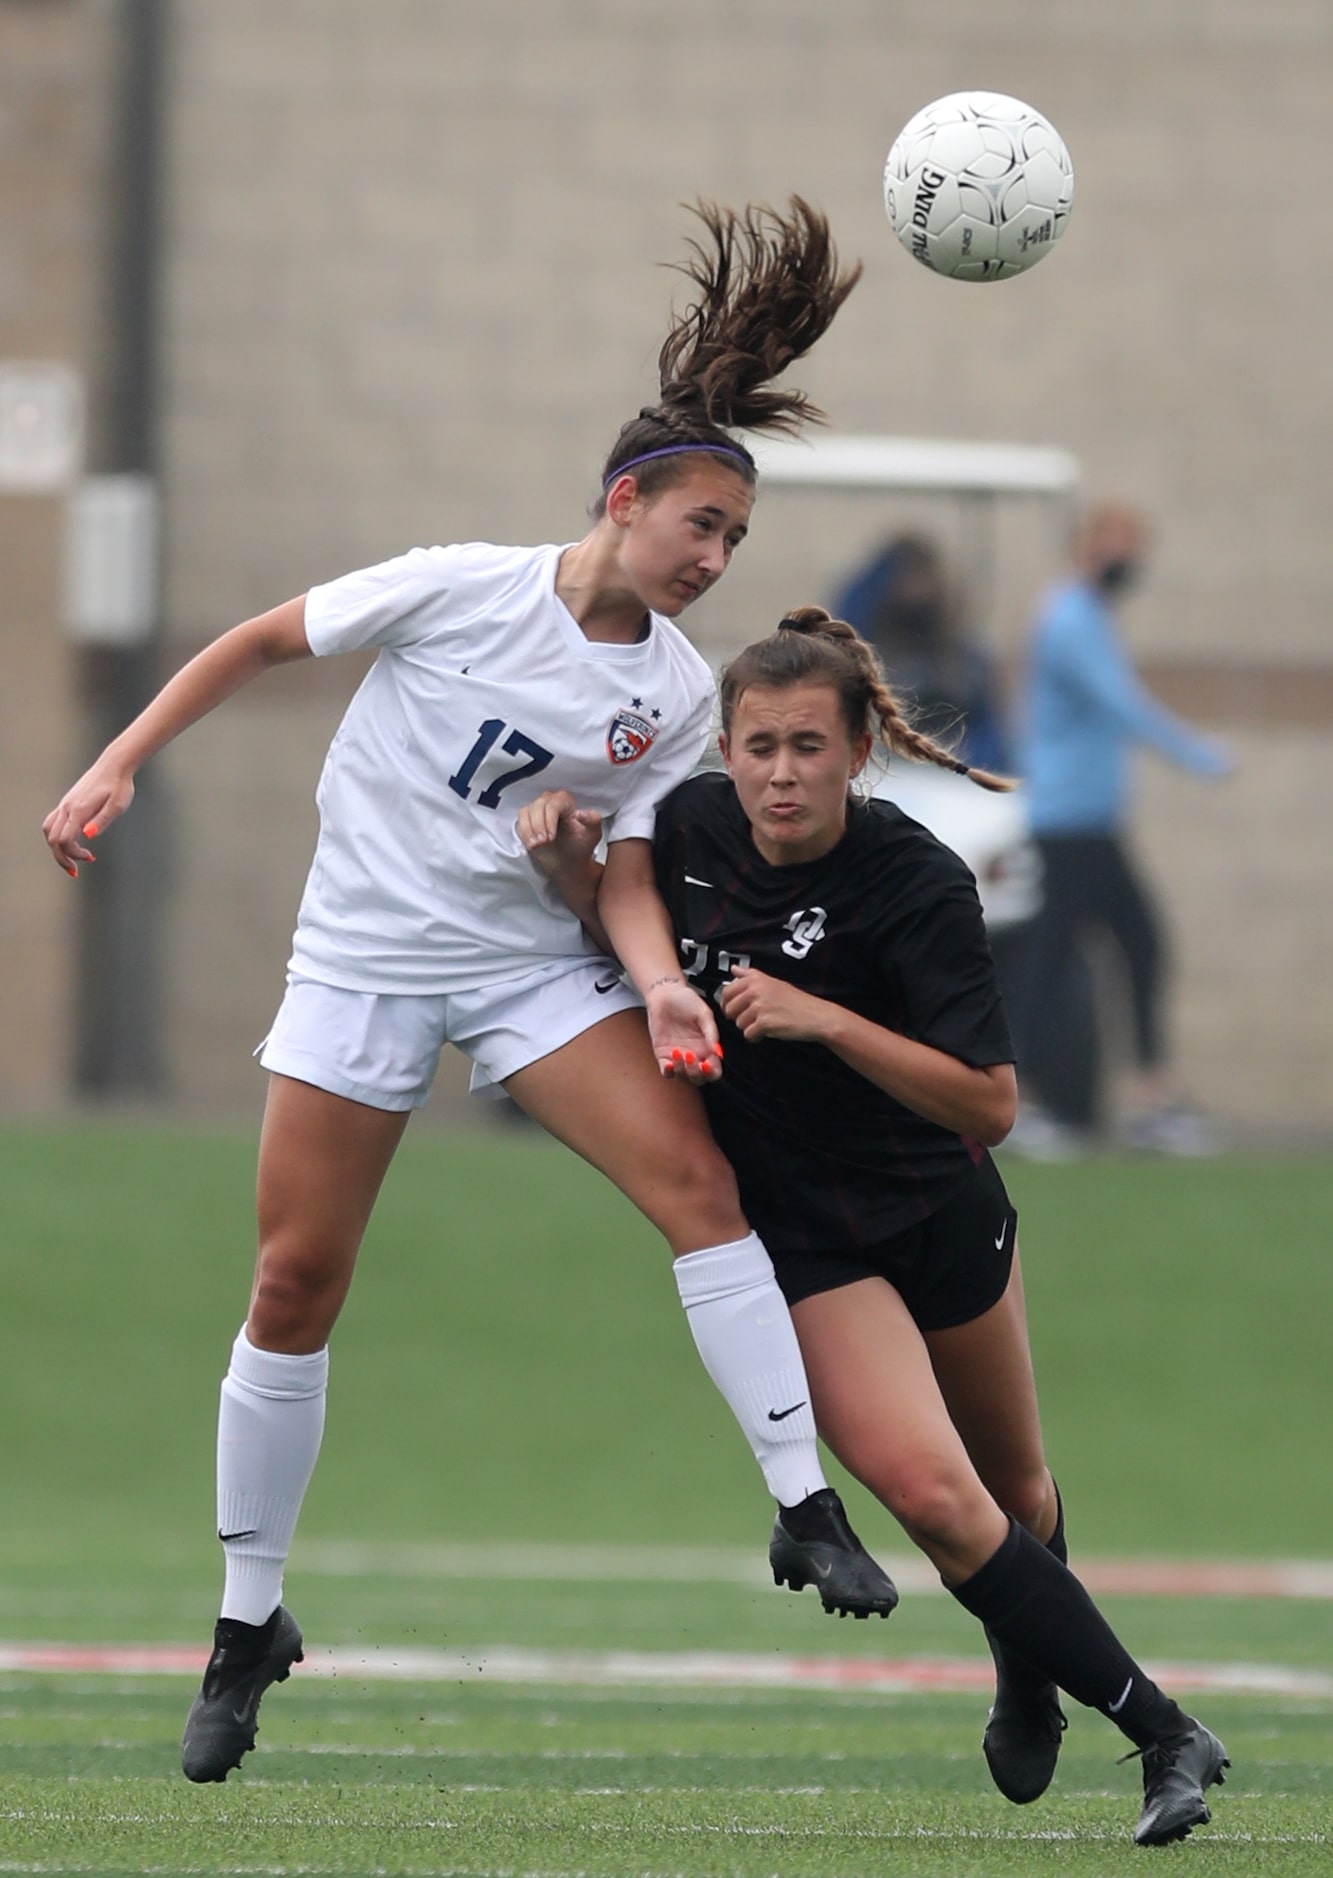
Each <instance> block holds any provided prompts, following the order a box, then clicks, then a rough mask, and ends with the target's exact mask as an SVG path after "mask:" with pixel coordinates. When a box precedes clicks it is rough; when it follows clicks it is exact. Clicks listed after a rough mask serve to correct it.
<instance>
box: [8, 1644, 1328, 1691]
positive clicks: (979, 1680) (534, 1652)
mask: <svg viewBox="0 0 1333 1878" xmlns="http://www.w3.org/2000/svg"><path fill="white" fill-rule="evenodd" d="M206 1658H207V1651H206V1650H203V1649H198V1648H185V1647H180V1646H175V1645H156V1644H143V1645H124V1644H121V1645H96V1644H67V1643H66V1644H61V1643H46V1644H43V1643H10V1644H0V1672H9V1673H11V1674H12V1673H17V1674H29V1675H32V1674H77V1675H89V1674H93V1675H109V1676H159V1675H166V1676H177V1675H195V1676H197V1675H199V1674H200V1673H201V1672H202V1670H203V1667H204V1663H205V1661H206ZM1146 1667H1147V1668H1148V1671H1149V1674H1150V1675H1151V1676H1152V1677H1153V1678H1154V1680H1156V1681H1161V1682H1163V1683H1165V1684H1166V1685H1167V1686H1168V1687H1169V1688H1171V1689H1172V1690H1173V1691H1179V1692H1181V1693H1186V1692H1188V1693H1191V1694H1197V1693H1206V1692H1213V1693H1225V1694H1241V1695H1267V1696H1294V1697H1298V1698H1300V1697H1303V1698H1306V1699H1309V1700H1313V1701H1319V1702H1327V1701H1333V1675H1330V1674H1325V1673H1323V1672H1321V1671H1317V1670H1303V1669H1291V1668H1286V1667H1283V1666H1281V1665H1277V1664H1264V1663H1217V1664H1213V1663H1160V1662H1159V1663H1155V1664H1154V1663H1150V1664H1148V1665H1147V1666H1146ZM296 1673H297V1674H299V1675H303V1676H320V1677H330V1678H334V1679H337V1678H342V1679H344V1680H352V1681H357V1682H459V1683H471V1684H472V1685H473V1686H474V1687H477V1686H480V1685H481V1684H500V1683H528V1684H535V1683H540V1684H545V1685H556V1686H560V1687H566V1688H602V1689H606V1688H627V1689H644V1688H649V1689H651V1688H663V1689H770V1690H771V1689H821V1690H829V1691H835V1692H839V1693H843V1694H853V1695H855V1694H867V1695H920V1694H951V1693H966V1692H968V1691H971V1690H987V1689H989V1688H991V1687H992V1686H993V1683H994V1674H995V1672H994V1670H993V1668H992V1667H991V1664H990V1662H989V1660H985V1661H983V1660H981V1659H979V1658H971V1657H946V1656H941V1657H927V1656H923V1657H883V1658H879V1657H859V1656H847V1657H837V1656H775V1655H763V1656H752V1655H743V1654H740V1653H731V1652H727V1651H722V1650H680V1651H666V1650H663V1651H650V1650H539V1649H512V1648H510V1647H508V1646H506V1645H502V1644H501V1645H495V1646H494V1647H491V1646H487V1647H484V1648H480V1649H475V1650H430V1649H410V1650H394V1649H379V1650H365V1649H356V1648H348V1647H343V1648H339V1649H323V1650H319V1649H315V1650H309V1651H307V1653H306V1660H305V1662H304V1664H303V1665H302V1666H301V1667H300V1669H299V1670H298V1671H297V1672H296Z"/></svg>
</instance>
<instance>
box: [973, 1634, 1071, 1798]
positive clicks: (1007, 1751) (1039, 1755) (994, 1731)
mask: <svg viewBox="0 0 1333 1878" xmlns="http://www.w3.org/2000/svg"><path fill="white" fill-rule="evenodd" d="M996 1670H997V1675H996V1679H995V1706H994V1708H992V1710H991V1712H990V1714H989V1716H988V1717H987V1720H986V1732H985V1734H984V1735H982V1737H981V1747H982V1752H983V1753H984V1754H985V1756H986V1765H987V1767H989V1768H990V1777H991V1779H992V1780H993V1781H994V1782H995V1784H996V1786H997V1787H998V1788H999V1789H1000V1792H1001V1793H1002V1794H1003V1795H1004V1797H1005V1799H1006V1800H1012V1801H1013V1803H1014V1805H1015V1806H1027V1805H1029V1804H1030V1803H1031V1802H1032V1801H1033V1800H1039V1799H1040V1798H1041V1796H1042V1794H1043V1793H1045V1791H1046V1789H1047V1787H1049V1786H1050V1784H1051V1780H1052V1778H1053V1776H1054V1774H1055V1763H1056V1761H1057V1760H1058V1759H1059V1758H1060V1741H1061V1738H1062V1736H1063V1735H1064V1732H1065V1729H1066V1728H1067V1727H1068V1726H1069V1723H1068V1722H1067V1721H1066V1720H1065V1717H1064V1711H1063V1709H1062V1708H1061V1707H1060V1695H1059V1691H1058V1690H1057V1688H1056V1686H1055V1684H1054V1683H1053V1682H1022V1681H1019V1680H1018V1679H1016V1678H1014V1677H1010V1676H1007V1675H1006V1674H1005V1671H1004V1667H1003V1664H1002V1663H1001V1661H1000V1659H999V1657H997V1658H996Z"/></svg>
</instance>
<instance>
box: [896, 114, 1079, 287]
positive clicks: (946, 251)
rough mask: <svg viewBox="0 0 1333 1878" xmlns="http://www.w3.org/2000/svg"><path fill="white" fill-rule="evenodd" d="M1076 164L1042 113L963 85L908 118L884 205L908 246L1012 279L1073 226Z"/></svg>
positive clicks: (956, 271)
mask: <svg viewBox="0 0 1333 1878" xmlns="http://www.w3.org/2000/svg"><path fill="white" fill-rule="evenodd" d="M1073 199H1074V169H1073V165H1072V164H1071V163H1070V161H1069V152H1068V151H1067V150H1066V149H1065V146H1064V143H1063V142H1062V140H1061V138H1060V135H1059V133H1058V132H1057V131H1056V130H1055V128H1054V127H1053V126H1052V125H1051V124H1049V123H1048V122H1047V120H1046V119H1045V118H1044V117H1043V116H1042V115H1041V113H1040V111H1034V110H1033V109H1032V107H1031V105H1028V104H1020V103H1019V101H1018V99H1017V98H1006V97H1005V96H1004V95H1003V94H1002V93H1000V92H997V91H959V92H955V93H953V95H952V96H950V97H948V98H941V99H939V100H938V102H937V103H935V104H928V105H927V106H926V108H925V110H924V111H918V112H917V114H916V116H915V117H914V118H912V119H911V121H910V122H909V123H908V124H906V125H904V127H903V130H902V133H901V135H900V136H899V138H898V141H897V142H896V143H895V144H894V146H893V148H892V150H890V151H889V156H888V161H887V162H886V163H885V165H884V208H885V210H886V212H887V214H888V218H889V223H890V226H891V227H892V229H893V232H894V234H895V235H897V237H898V239H899V241H901V242H902V244H903V246H904V247H905V248H906V249H907V252H908V253H909V254H910V255H912V256H913V257H914V258H915V259H916V260H918V261H920V262H922V264H923V265H924V266H926V267H928V268H930V269H931V270H932V272H933V273H936V274H948V275H950V276H951V277H952V278H953V279H954V280H1007V279H1008V278H1009V277H1010V275H1013V274H1021V273H1023V272H1024V271H1025V270H1026V269H1027V268H1029V267H1032V266H1034V265H1035V264H1036V262H1038V261H1040V259H1041V257H1042V256H1043V255H1044V254H1049V253H1050V251H1051V248H1052V247H1053V246H1054V244H1055V243H1056V242H1057V241H1058V240H1059V239H1060V236H1061V235H1062V234H1063V233H1064V227H1065V223H1066V221H1067V220H1068V219H1069V208H1070V204H1071V203H1072V202H1073Z"/></svg>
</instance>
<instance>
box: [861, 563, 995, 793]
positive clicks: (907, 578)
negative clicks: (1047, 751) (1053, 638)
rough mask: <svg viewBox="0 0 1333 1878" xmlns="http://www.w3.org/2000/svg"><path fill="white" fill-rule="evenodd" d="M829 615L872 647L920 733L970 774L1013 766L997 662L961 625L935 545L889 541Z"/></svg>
mask: <svg viewBox="0 0 1333 1878" xmlns="http://www.w3.org/2000/svg"><path fill="white" fill-rule="evenodd" d="M833 612H834V615H835V616H836V617H838V618H840V619H844V620H846V621H847V622H848V624H849V625H852V626H855V628H856V630H857V632H859V633H860V635H861V637H862V638H863V639H867V640H869V642H870V644H871V645H872V646H874V648H875V650H876V652H878V654H879V656H880V661H881V663H882V664H883V666H884V669H885V671H886V672H887V673H888V675H889V678H890V679H891V681H892V683H893V686H894V689H895V690H896V691H897V692H898V693H899V694H900V695H901V696H902V697H903V698H904V701H905V702H907V703H908V704H910V706H911V712H912V721H913V723H914V724H916V726H917V727H918V729H920V730H921V731H923V732H924V733H925V734H926V735H927V736H930V737H935V738H942V739H943V740H944V741H945V742H946V743H947V744H948V746H949V748H950V749H951V750H952V751H953V752H954V753H955V755H957V756H958V757H959V758H960V759H961V760H962V761H963V762H964V763H967V764H968V765H970V766H971V767H972V768H975V769H986V770H1001V771H1002V770H1005V769H1008V768H1010V767H1011V758H1010V756H1009V754H1008V749H1007V740H1006V737H1005V733H1004V719H1003V712H1002V709H1001V705H1000V698H999V687H998V681H997V673H996V667H995V663H994V661H993V660H992V659H991V658H990V656H989V655H988V654H987V653H986V652H985V651H984V650H983V649H982V647H980V646H979V645H978V644H977V643H976V642H975V639H974V638H973V636H972V635H971V634H970V633H969V632H968V631H967V630H966V629H965V627H964V626H963V623H962V616H961V607H960V604H959V600H958V595H957V593H956V591H955V589H954V585H953V582H952V581H951V580H950V578H949V574H948V569H947V568H946V566H945V563H944V559H943V556H942V555H941V554H940V551H939V549H938V548H937V547H936V545H935V543H934V542H933V541H931V540H930V539H929V538H928V537H927V536H925V535H914V534H902V535H895V536H893V537H891V538H890V539H889V540H888V541H887V542H885V544H884V545H883V547H881V548H880V549H878V550H877V552H876V553H875V554H874V555H873V556H872V557H871V559H870V560H869V561H867V562H866V563H865V564H864V565H863V566H862V567H861V568H860V569H858V571H857V572H856V573H855V574H853V575H852V576H851V578H850V579H849V580H848V582H847V584H846V585H845V586H844V588H843V590H842V592H841V593H840V594H839V595H838V597H837V598H836V600H835V601H834V605H833Z"/></svg>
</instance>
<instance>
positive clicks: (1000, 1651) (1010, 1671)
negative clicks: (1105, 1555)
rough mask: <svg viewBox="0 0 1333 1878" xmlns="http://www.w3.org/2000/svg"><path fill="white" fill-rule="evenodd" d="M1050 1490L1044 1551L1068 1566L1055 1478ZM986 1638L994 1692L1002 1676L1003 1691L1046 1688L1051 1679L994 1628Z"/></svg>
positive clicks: (1031, 1691) (1035, 1691)
mask: <svg viewBox="0 0 1333 1878" xmlns="http://www.w3.org/2000/svg"><path fill="white" fill-rule="evenodd" d="M1051 1490H1052V1492H1053V1493H1054V1494H1055V1526H1054V1529H1053V1530H1052V1533H1051V1536H1050V1538H1049V1539H1047V1540H1046V1542H1045V1544H1046V1550H1047V1551H1048V1552H1049V1553H1051V1555H1052V1556H1053V1557H1054V1558H1058V1559H1059V1561H1060V1563H1061V1564H1062V1565H1068V1563H1069V1547H1068V1546H1067V1545H1066V1544H1065V1503H1064V1500H1063V1499H1062V1498H1061V1495H1060V1489H1059V1486H1058V1485H1057V1484H1056V1482H1055V1481H1054V1480H1052V1482H1051ZM986 1641H987V1643H988V1644H989V1645H990V1653H991V1655H992V1656H993V1657H994V1659H995V1678H996V1692H997V1694H998V1692H999V1683H1000V1680H1001V1678H1003V1681H1004V1685H1005V1689H1006V1691H1007V1692H1008V1693H1009V1694H1011V1695H1017V1696H1020V1697H1021V1696H1023V1695H1025V1694H1026V1695H1034V1696H1035V1695H1036V1694H1038V1692H1039V1691H1042V1690H1044V1689H1045V1688H1046V1685H1047V1684H1048V1683H1049V1682H1050V1680H1051V1678H1050V1677H1049V1676H1047V1675H1044V1674H1043V1673H1042V1671H1041V1670H1039V1669H1034V1668H1033V1667H1032V1665H1031V1663H1029V1662H1028V1660H1027V1658H1026V1657H1022V1656H1019V1655H1018V1653H1017V1652H1016V1651H1015V1650H1011V1649H1006V1648H1005V1646H1004V1644H1002V1643H1001V1642H1000V1639H999V1638H998V1637H997V1636H996V1635H995V1633H994V1631H993V1630H990V1629H989V1628H988V1629H987V1631H986Z"/></svg>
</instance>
